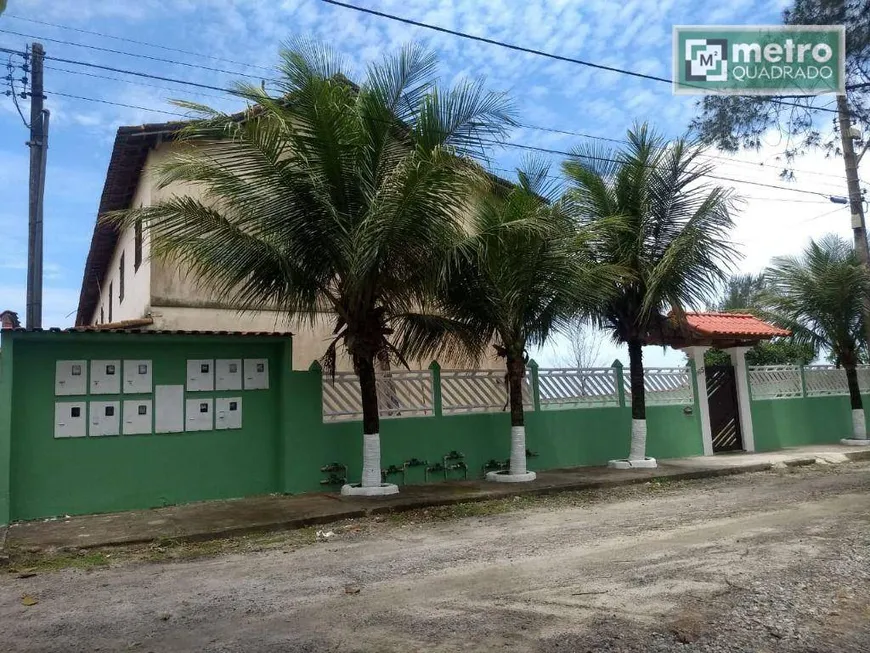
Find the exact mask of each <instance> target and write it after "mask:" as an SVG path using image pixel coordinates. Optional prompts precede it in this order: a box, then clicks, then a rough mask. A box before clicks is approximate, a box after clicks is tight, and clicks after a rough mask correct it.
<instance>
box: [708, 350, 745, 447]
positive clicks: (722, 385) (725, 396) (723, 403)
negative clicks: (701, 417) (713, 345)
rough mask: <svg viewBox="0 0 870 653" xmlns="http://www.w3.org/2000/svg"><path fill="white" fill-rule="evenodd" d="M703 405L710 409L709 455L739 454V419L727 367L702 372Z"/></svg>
mask: <svg viewBox="0 0 870 653" xmlns="http://www.w3.org/2000/svg"><path fill="white" fill-rule="evenodd" d="M706 374H707V401H708V405H709V407H710V432H711V434H712V436H713V452H714V453H718V452H721V451H741V450H742V449H743V438H742V437H741V435H740V418H739V413H738V408H737V380H736V378H735V377H734V367H733V366H731V365H713V366H711V367H708V368H706Z"/></svg>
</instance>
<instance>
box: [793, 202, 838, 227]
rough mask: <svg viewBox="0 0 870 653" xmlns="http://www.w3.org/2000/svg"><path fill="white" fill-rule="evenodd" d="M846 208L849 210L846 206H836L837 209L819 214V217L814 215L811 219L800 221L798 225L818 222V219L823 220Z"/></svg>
mask: <svg viewBox="0 0 870 653" xmlns="http://www.w3.org/2000/svg"><path fill="white" fill-rule="evenodd" d="M847 208H849V207H848V206H838V207H837V208H835V209H831V210H830V211H825V212H824V213H821V214H819V215H815V216H813V217H812V218H807V219H806V220H801V221H800V224H804V223H806V222H812V221H813V220H819V219H821V218H825V217H827V216H829V215H833V214H834V213H836V212H837V211H842V210H843V209H847Z"/></svg>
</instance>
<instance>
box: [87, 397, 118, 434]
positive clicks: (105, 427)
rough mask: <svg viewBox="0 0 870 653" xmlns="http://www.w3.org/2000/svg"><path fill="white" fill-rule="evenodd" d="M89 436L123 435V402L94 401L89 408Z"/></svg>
mask: <svg viewBox="0 0 870 653" xmlns="http://www.w3.org/2000/svg"><path fill="white" fill-rule="evenodd" d="M88 415H89V420H88V423H89V424H90V426H89V427H88V435H90V436H91V437H94V436H100V435H119V434H120V433H121V402H120V401H92V402H91V403H90V405H89V406H88Z"/></svg>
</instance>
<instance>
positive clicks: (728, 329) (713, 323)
mask: <svg viewBox="0 0 870 653" xmlns="http://www.w3.org/2000/svg"><path fill="white" fill-rule="evenodd" d="M686 321H687V322H688V323H689V326H690V327H691V328H692V329H693V330H694V331H697V332H699V333H701V334H703V335H711V336H714V335H716V336H737V337H758V336H762V337H767V338H772V337H777V336H790V335H791V331H788V330H787V329H780V328H779V327H776V326H773V325H772V324H768V323H767V322H764V321H763V320H759V319H758V318H757V317H755V316H754V315H750V314H749V313H686Z"/></svg>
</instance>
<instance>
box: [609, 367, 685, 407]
mask: <svg viewBox="0 0 870 653" xmlns="http://www.w3.org/2000/svg"><path fill="white" fill-rule="evenodd" d="M623 377H624V378H623V385H624V387H625V401H626V403H630V401H631V375H630V373H629V371H628V370H626V371H625V374H624V375H623ZM643 388H644V395H645V397H646V405H647V406H672V405H683V404H691V403H694V402H695V392H694V390H693V389H692V378H691V369H690V368H688V367H646V368H644V370H643Z"/></svg>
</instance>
